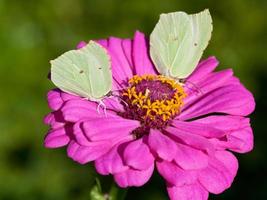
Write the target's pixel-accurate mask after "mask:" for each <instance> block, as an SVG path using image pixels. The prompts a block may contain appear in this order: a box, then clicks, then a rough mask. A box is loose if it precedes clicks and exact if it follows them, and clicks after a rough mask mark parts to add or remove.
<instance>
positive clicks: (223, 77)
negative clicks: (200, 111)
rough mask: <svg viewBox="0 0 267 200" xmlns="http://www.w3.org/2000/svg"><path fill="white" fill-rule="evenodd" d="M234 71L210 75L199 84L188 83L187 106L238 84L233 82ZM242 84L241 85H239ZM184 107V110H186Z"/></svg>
mask: <svg viewBox="0 0 267 200" xmlns="http://www.w3.org/2000/svg"><path fill="white" fill-rule="evenodd" d="M232 78H233V70H232V69H226V70H222V71H219V72H213V73H209V74H207V75H206V76H205V78H204V79H201V80H200V81H198V82H197V83H195V82H190V81H187V82H186V83H185V86H184V88H185V89H186V93H187V95H188V96H187V97H186V98H185V99H184V103H185V105H186V106H189V105H190V103H192V102H193V101H197V100H198V99H200V98H202V97H203V96H204V95H206V94H207V93H208V92H210V91H212V90H214V89H216V88H218V87H221V86H225V85H234V84H237V83H236V81H234V80H232ZM238 84H240V83H238ZM186 106H185V107H184V109H185V108H186Z"/></svg>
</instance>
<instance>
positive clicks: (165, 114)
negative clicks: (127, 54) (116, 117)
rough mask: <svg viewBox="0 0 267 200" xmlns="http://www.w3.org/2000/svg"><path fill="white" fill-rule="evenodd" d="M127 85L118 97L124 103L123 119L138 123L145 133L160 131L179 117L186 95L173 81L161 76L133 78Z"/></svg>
mask: <svg viewBox="0 0 267 200" xmlns="http://www.w3.org/2000/svg"><path fill="white" fill-rule="evenodd" d="M128 83H129V87H128V88H126V89H124V90H123V91H122V93H121V95H122V99H123V100H124V101H125V102H126V103H127V104H126V103H125V104H126V105H125V113H123V114H122V115H123V116H124V117H126V118H130V119H135V120H139V121H141V124H142V127H143V128H144V129H145V130H147V129H149V128H155V129H162V128H164V127H166V126H167V125H168V123H169V121H170V120H171V119H173V118H174V117H175V116H177V115H178V114H179V113H180V108H181V106H182V104H183V99H184V98H185V97H186V93H185V92H184V89H183V87H182V86H181V85H180V84H179V83H177V82H176V81H175V80H173V79H170V78H167V77H165V76H162V75H143V76H138V75H136V76H134V77H132V78H131V79H130V80H129V81H128ZM142 127H141V128H142Z"/></svg>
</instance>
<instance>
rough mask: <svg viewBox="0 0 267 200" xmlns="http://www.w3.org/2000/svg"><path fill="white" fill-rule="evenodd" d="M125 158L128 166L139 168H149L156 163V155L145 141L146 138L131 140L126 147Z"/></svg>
mask: <svg viewBox="0 0 267 200" xmlns="http://www.w3.org/2000/svg"><path fill="white" fill-rule="evenodd" d="M123 158H124V161H125V163H126V164H127V165H128V166H130V167H133V168H134V169H138V170H145V169H148V168H149V167H151V165H153V163H154V157H153V155H152V154H151V152H150V150H149V148H148V146H147V145H146V144H145V143H144V138H140V139H138V140H135V141H132V142H130V143H129V144H128V145H127V146H126V147H125V149H124V152H123Z"/></svg>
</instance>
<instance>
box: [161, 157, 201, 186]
mask: <svg viewBox="0 0 267 200" xmlns="http://www.w3.org/2000/svg"><path fill="white" fill-rule="evenodd" d="M157 170H158V172H159V173H160V175H161V176H162V177H163V178H164V179H165V180H166V181H167V182H168V183H169V184H171V185H175V186H183V185H189V184H192V183H194V182H195V181H196V179H197V173H196V172H194V171H189V170H188V171H186V170H183V169H181V168H180V167H179V166H177V165H176V164H175V163H171V162H167V161H160V162H157Z"/></svg>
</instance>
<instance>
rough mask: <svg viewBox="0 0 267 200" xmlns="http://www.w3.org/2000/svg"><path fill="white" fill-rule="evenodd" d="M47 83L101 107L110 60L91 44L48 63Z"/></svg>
mask: <svg viewBox="0 0 267 200" xmlns="http://www.w3.org/2000/svg"><path fill="white" fill-rule="evenodd" d="M51 65H52V67H51V80H52V82H53V83H54V84H55V85H56V86H57V87H58V88H59V89H61V90H62V91H64V92H67V93H70V94H73V95H77V96H80V97H84V98H86V99H89V100H91V101H97V102H100V103H102V101H101V100H102V99H103V98H104V97H105V96H106V95H107V94H108V93H109V92H110V91H111V88H112V72H111V62H110V57H109V55H108V53H107V51H106V49H105V48H103V47H102V46H100V45H99V44H97V43H96V42H94V41H90V42H89V43H88V44H87V45H86V46H85V47H83V48H81V49H77V50H71V51H68V52H66V53H64V54H62V55H61V56H59V57H58V58H56V59H55V60H52V61H51Z"/></svg>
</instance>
